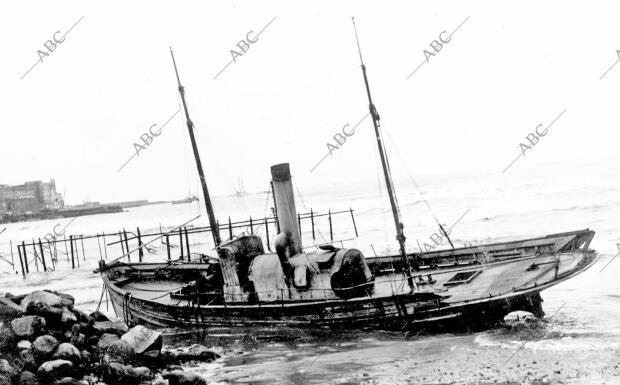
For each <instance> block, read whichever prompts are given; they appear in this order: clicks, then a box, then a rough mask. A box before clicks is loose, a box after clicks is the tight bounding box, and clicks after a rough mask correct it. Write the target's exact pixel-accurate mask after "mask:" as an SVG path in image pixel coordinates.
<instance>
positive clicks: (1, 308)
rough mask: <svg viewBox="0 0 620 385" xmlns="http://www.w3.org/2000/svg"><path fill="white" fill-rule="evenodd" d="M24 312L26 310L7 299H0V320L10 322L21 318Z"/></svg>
mask: <svg viewBox="0 0 620 385" xmlns="http://www.w3.org/2000/svg"><path fill="white" fill-rule="evenodd" d="M25 312H26V309H25V308H24V307H22V306H21V305H18V304H16V303H15V302H13V301H12V300H11V299H9V298H6V297H0V319H2V320H7V321H8V320H12V319H15V318H17V317H21V316H23V315H24V313H25Z"/></svg>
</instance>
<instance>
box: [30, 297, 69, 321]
mask: <svg viewBox="0 0 620 385" xmlns="http://www.w3.org/2000/svg"><path fill="white" fill-rule="evenodd" d="M26 314H29V315H38V316H41V317H43V318H45V320H46V321H48V323H54V324H55V323H58V322H60V318H61V316H62V308H60V307H54V306H50V305H48V304H47V303H44V302H30V303H28V306H26Z"/></svg>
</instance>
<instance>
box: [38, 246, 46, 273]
mask: <svg viewBox="0 0 620 385" xmlns="http://www.w3.org/2000/svg"><path fill="white" fill-rule="evenodd" d="M39 250H40V251H41V262H42V263H43V271H47V266H46V264H45V253H44V252H43V243H41V238H39Z"/></svg>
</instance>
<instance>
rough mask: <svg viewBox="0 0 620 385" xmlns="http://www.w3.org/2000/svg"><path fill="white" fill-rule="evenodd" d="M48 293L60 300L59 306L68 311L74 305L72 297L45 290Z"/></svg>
mask: <svg viewBox="0 0 620 385" xmlns="http://www.w3.org/2000/svg"><path fill="white" fill-rule="evenodd" d="M45 291H46V292H48V293H51V294H55V295H57V296H59V297H60V298H61V304H62V306H65V307H68V308H69V309H71V308H73V305H75V298H73V296H72V295H69V294H66V293H60V292H57V291H51V290H45Z"/></svg>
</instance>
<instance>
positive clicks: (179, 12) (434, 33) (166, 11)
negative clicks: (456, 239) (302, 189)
mask: <svg viewBox="0 0 620 385" xmlns="http://www.w3.org/2000/svg"><path fill="white" fill-rule="evenodd" d="M580 4H581V5H575V4H572V5H567V4H566V3H565V2H561V1H558V2H544V3H541V2H534V1H531V2H511V3H506V2H495V1H494V2H491V1H489V2H467V3H466V4H465V3H464V2H457V1H454V2H453V1H444V2H434V1H433V2H430V1H429V2H384V1H381V2H379V1H375V2H362V1H351V2H330V1H325V2H322V1H307V2H304V3H303V4H302V3H300V2H295V3H293V2H260V3H259V2H256V1H253V2H249V1H248V2H232V1H227V2H187V1H186V2H176V1H175V2H173V1H169V2H162V1H158V2H155V1H148V2H147V1H144V2H127V1H124V2H120V1H119V2H100V3H98V5H93V4H91V3H88V4H86V2H62V1H55V2H49V1H41V2H5V3H3V5H2V11H1V12H0V33H1V35H2V36H3V39H2V40H3V43H2V45H3V60H2V61H0V67H1V71H0V77H1V84H2V87H0V105H2V125H3V128H2V140H1V141H0V162H2V165H3V167H2V174H1V178H0V183H8V184H17V183H22V182H23V181H25V180H37V179H45V180H47V179H49V178H55V179H56V181H57V188H58V189H59V190H60V192H64V193H66V200H67V201H69V203H78V202H81V201H84V200H86V199H90V200H98V201H102V202H105V201H119V200H129V199H151V200H156V199H173V198H180V197H183V196H185V195H187V194H188V192H189V191H191V192H193V193H196V194H197V195H198V193H199V191H198V190H197V187H198V185H197V178H196V171H195V167H194V160H193V157H192V153H191V147H190V145H189V139H188V134H187V128H186V125H185V120H184V117H183V115H182V113H178V114H177V115H176V116H174V117H173V118H172V120H170V122H169V123H168V125H167V126H166V127H165V128H164V129H163V130H162V131H161V135H160V136H158V137H156V138H155V139H154V141H153V142H152V143H151V144H150V145H149V146H148V147H146V146H145V147H146V148H145V149H144V150H141V151H140V152H139V155H138V156H136V157H134V158H133V159H132V160H131V161H130V162H129V163H128V164H127V165H126V166H125V167H124V168H123V169H122V170H121V171H120V172H117V170H118V169H119V167H121V166H122V165H123V164H124V163H125V162H126V161H127V159H129V158H130V157H131V156H132V155H135V153H136V148H135V146H134V143H139V144H142V145H144V143H142V142H141V139H140V136H141V135H142V134H143V133H145V132H148V130H149V128H150V127H152V126H153V124H157V126H155V127H154V128H153V130H154V131H156V132H157V130H158V129H159V128H161V126H162V125H163V123H164V122H166V121H167V120H168V119H169V118H170V117H171V116H172V115H173V114H174V113H175V112H176V111H177V110H178V109H179V105H180V98H179V95H178V92H177V88H176V79H175V76H174V71H173V67H172V62H171V59H170V53H169V49H168V47H169V46H172V47H173V48H174V51H175V56H176V59H177V64H178V66H179V70H180V75H181V80H182V82H183V84H184V86H185V88H186V93H187V100H188V105H189V111H190V114H191V117H192V118H193V121H194V123H195V126H196V136H197V140H198V145H199V149H200V153H201V156H202V158H203V164H204V167H205V172H206V174H207V179H208V181H209V185H210V188H211V189H212V190H213V193H214V194H230V193H232V192H233V191H234V189H235V188H236V184H237V178H238V177H239V176H243V178H244V181H245V185H246V189H248V190H251V191H252V190H265V189H266V188H267V186H268V182H269V178H270V174H269V167H270V166H271V165H273V164H275V163H280V162H290V163H291V168H292V172H293V174H294V175H295V177H296V180H297V181H298V183H299V184H300V185H302V186H311V187H317V186H329V183H333V182H334V181H339V180H340V181H343V180H344V181H346V180H351V181H359V180H362V179H368V180H376V171H377V157H376V152H377V150H376V144H375V143H374V142H373V133H372V123H371V120H370V119H366V120H365V121H364V122H363V123H362V124H361V125H360V126H359V127H358V128H357V129H356V132H355V134H354V135H353V136H351V137H349V138H348V140H347V142H346V143H345V144H343V145H342V147H341V148H339V149H337V150H336V151H335V152H334V153H333V154H332V156H329V157H328V158H327V159H325V160H324V162H323V163H321V164H320V165H319V166H318V167H317V168H316V169H315V170H314V171H313V172H310V170H311V169H312V168H313V167H314V166H315V164H316V163H317V162H318V161H319V160H320V159H321V158H323V156H324V155H325V154H327V151H328V148H327V143H332V144H335V143H334V140H333V136H334V135H335V134H336V133H337V132H339V131H341V130H342V128H343V126H345V125H346V124H350V125H351V126H353V125H355V124H356V123H357V122H358V121H359V120H360V119H361V118H362V117H363V116H364V115H365V114H366V113H367V111H368V103H367V100H366V94H365V90H364V84H363V79H362V74H361V70H360V67H359V57H358V54H357V47H356V44H355V36H354V33H353V28H352V25H351V20H350V18H351V16H355V17H356V21H357V27H358V32H359V37H360V42H361V45H362V49H363V55H364V60H365V62H366V65H367V67H368V75H369V80H370V85H371V88H372V92H373V98H374V101H375V104H376V106H377V109H378V112H379V114H380V115H381V123H382V127H383V130H384V132H385V135H386V145H387V147H388V151H389V152H390V155H391V157H392V159H393V160H392V164H393V168H394V173H395V174H396V175H395V177H396V178H400V177H404V176H406V175H407V173H410V174H411V175H412V176H414V177H416V176H419V175H424V174H432V173H460V174H466V173H468V172H473V171H474V170H478V169H488V170H497V171H498V172H501V171H502V170H503V169H504V168H505V167H506V166H507V165H508V164H509V163H510V162H511V161H512V160H513V159H515V157H516V156H518V155H519V153H520V151H521V150H520V147H519V143H521V142H522V143H527V142H526V141H525V140H526V139H525V137H526V135H527V134H528V133H530V132H533V131H534V130H535V129H536V127H537V126H538V125H539V124H542V125H543V126H541V128H539V131H543V128H544V127H546V126H548V125H549V124H550V123H551V122H552V121H554V119H556V118H557V117H558V116H559V115H560V114H561V113H562V111H564V110H566V111H565V113H564V114H562V115H561V116H560V117H559V118H558V119H557V120H556V121H555V122H554V123H553V125H552V126H551V128H550V129H549V133H548V135H546V136H545V137H543V138H542V139H541V141H540V143H539V144H538V145H537V146H536V147H534V148H533V150H532V151H531V152H529V153H527V155H526V159H527V162H525V160H521V161H519V163H516V164H515V165H514V166H513V167H515V168H516V167H525V164H526V163H527V166H528V167H534V166H535V165H537V164H545V162H561V161H565V160H571V161H579V160H598V161H600V163H601V167H614V166H616V167H617V163H615V164H612V163H611V162H609V161H606V159H617V154H618V153H619V151H618V143H619V141H618V137H619V136H618V134H617V131H618V128H619V123H620V114H618V106H619V105H620V104H619V101H620V100H619V98H618V96H619V94H620V87H619V86H618V85H619V84H620V65H619V66H617V67H614V68H612V69H611V71H609V72H608V73H607V74H606V75H605V76H604V77H603V79H600V77H601V76H602V75H603V74H604V73H605V72H606V71H607V70H608V69H609V68H610V67H611V66H612V65H613V64H614V63H615V62H616V61H618V55H617V53H616V50H618V49H620V42H619V41H618V36H620V23H618V20H617V19H618V5H617V3H613V2H587V3H586V2H580ZM274 18H275V20H274ZM78 21H79V22H78ZM270 21H271V24H269V26H268V27H267V28H266V29H265V30H264V31H263V32H262V33H261V34H260V36H259V37H258V40H257V41H256V42H255V43H253V44H251V45H250V48H249V49H248V50H247V52H245V54H243V55H242V56H239V57H236V61H235V62H233V63H231V64H230V65H229V66H228V67H227V68H226V69H225V70H224V71H223V72H222V73H221V74H220V75H219V76H218V77H217V78H216V79H214V77H215V76H216V75H217V74H218V73H219V72H220V71H221V70H222V68H223V67H224V66H226V64H227V63H229V62H230V61H231V59H232V57H231V52H230V51H231V50H233V49H235V50H237V51H239V48H237V42H239V41H240V40H242V39H244V38H245V37H246V36H247V35H248V32H250V31H253V32H252V33H250V35H249V36H250V37H252V38H255V36H256V34H257V33H258V32H259V31H260V30H262V29H263V28H264V27H265V26H266V25H267V24H268V23H269V22H270ZM464 21H465V23H464V24H462V23H463V22H464ZM76 22H77V25H75V26H74V28H73V29H71V30H70V31H69V32H68V33H67V31H68V30H69V28H71V27H72V26H73V25H74V24H75V23H76ZM461 24H462V26H461V27H460V28H459V29H458V30H457V31H456V32H455V33H454V34H453V35H452V37H451V39H450V42H449V43H447V44H445V45H444V46H443V48H442V49H441V50H440V51H438V52H436V55H435V56H430V59H429V61H428V62H426V61H425V54H424V50H425V49H426V50H429V51H432V52H433V53H435V52H434V51H433V49H432V48H431V47H430V45H429V44H430V43H431V42H432V41H433V40H435V39H439V35H440V33H441V32H442V31H447V34H451V33H452V32H453V31H454V30H455V29H456V28H457V27H458V26H459V25H461ZM585 26H587V27H585ZM57 31H60V33H59V34H56V35H55V33H56V32H57ZM65 33H67V35H66V36H65V39H64V41H63V42H62V43H60V44H58V45H57V47H56V48H55V50H54V51H52V52H48V51H47V49H46V48H45V47H44V43H45V42H46V41H47V40H53V38H54V35H55V36H56V37H57V38H59V37H61V36H62V35H63V34H65ZM443 36H444V38H445V36H447V35H446V34H444V35H443ZM60 40H62V39H60ZM38 50H41V51H44V52H48V53H49V55H47V56H43V60H42V62H41V61H40V60H39V56H40V54H38V53H37V51H38ZM427 56H428V55H427ZM37 62H38V64H37V65H36V66H34V68H32V69H31V70H30V72H28V74H27V75H26V76H24V74H25V73H26V72H27V71H28V70H29V69H30V68H31V67H32V66H33V65H34V64H35V63H37ZM421 63H424V64H423V65H421V66H420V64H421ZM418 67H419V68H418ZM416 68H418V70H417V71H416V72H415V73H414V74H413V75H412V76H411V77H410V78H409V79H407V77H408V76H409V75H410V74H411V73H412V72H413V71H414V70H415V69H416ZM22 77H23V78H22ZM347 130H349V128H347ZM349 132H350V131H349ZM521 163H523V164H521ZM568 174H569V176H570V173H568Z"/></svg>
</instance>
